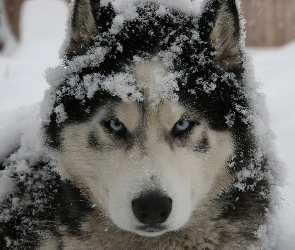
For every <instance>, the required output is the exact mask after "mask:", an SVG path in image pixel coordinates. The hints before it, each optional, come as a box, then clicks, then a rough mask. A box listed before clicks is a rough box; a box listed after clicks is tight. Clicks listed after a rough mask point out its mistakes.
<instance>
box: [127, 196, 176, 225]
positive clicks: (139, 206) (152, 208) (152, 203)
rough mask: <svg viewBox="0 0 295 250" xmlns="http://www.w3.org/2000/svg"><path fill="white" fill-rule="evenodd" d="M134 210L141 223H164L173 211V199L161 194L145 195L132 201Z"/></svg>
mask: <svg viewBox="0 0 295 250" xmlns="http://www.w3.org/2000/svg"><path fill="white" fill-rule="evenodd" d="M132 210H133V213H134V215H135V217H136V218H137V219H138V220H139V222H141V223H144V224H158V223H163V222H165V221H166V220H167V218H168V216H169V214H170V212H171V210H172V199H171V198H169V197H167V196H165V195H163V194H161V193H144V194H142V195H140V196H139V197H138V198H136V199H134V200H133V201H132Z"/></svg>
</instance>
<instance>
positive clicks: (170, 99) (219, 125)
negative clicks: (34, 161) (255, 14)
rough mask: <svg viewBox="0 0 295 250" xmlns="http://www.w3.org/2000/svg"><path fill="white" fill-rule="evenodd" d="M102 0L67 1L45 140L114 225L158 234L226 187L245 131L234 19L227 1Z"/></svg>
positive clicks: (179, 224) (185, 218) (182, 220)
mask: <svg viewBox="0 0 295 250" xmlns="http://www.w3.org/2000/svg"><path fill="white" fill-rule="evenodd" d="M103 2H104V3H103ZM103 2H100V1H95V0H76V1H75V2H74V3H73V6H72V18H71V24H70V30H69V31H68V32H69V38H68V41H67V42H66V53H65V68H64V69H63V70H64V71H63V72H64V73H63V76H62V77H61V80H60V83H59V84H55V85H54V86H52V90H53V91H52V90H51V92H50V93H49V94H48V98H49V97H50V98H51V101H50V104H52V112H51V113H50V119H49V123H48V124H47V125H45V129H46V133H47V144H48V145H49V146H51V147H52V148H55V152H56V154H57V157H58V160H59V163H60V164H61V165H62V166H63V167H64V168H65V169H66V170H67V171H68V172H69V174H70V176H71V177H72V178H73V179H74V181H75V182H76V183H77V185H78V186H79V187H80V188H81V189H83V190H84V192H85V194H86V195H88V196H89V197H90V199H91V200H92V202H94V203H96V205H97V206H98V207H99V208H100V209H101V210H102V211H103V212H105V213H108V214H109V216H110V218H111V219H112V221H113V222H114V223H115V225H117V226H118V227H120V228H122V229H124V230H127V231H131V232H135V233H137V234H140V235H144V236H157V235H160V234H163V233H165V232H167V231H173V230H178V229H180V228H182V227H184V226H185V225H186V224H187V223H188V221H189V218H190V217H191V216H192V214H193V213H198V212H197V211H199V212H200V213H201V211H202V209H204V207H205V206H206V204H208V202H210V200H213V199H214V198H216V197H217V196H218V195H219V194H221V193H222V192H223V191H225V190H226V188H227V187H228V185H229V183H230V182H231V177H230V171H229V170H228V164H229V160H230V157H231V156H232V154H233V153H234V148H237V147H238V145H236V144H238V143H239V142H238V141H237V140H236V138H235V134H239V131H241V130H242V129H243V128H245V126H248V125H247V123H245V119H246V118H245V116H246V115H245V113H247V108H248V107H247V105H248V101H247V96H244V94H243V93H244V92H243V91H242V88H243V87H244V86H243V80H242V78H243V61H242V52H241V47H240V44H241V41H240V25H239V21H240V20H239V14H238V10H237V7H236V4H235V0H225V1H221V0H210V1H209V2H208V3H207V4H206V6H205V7H204V9H203V11H202V14H201V15H196V14H195V13H193V12H190V11H187V13H186V12H185V11H184V10H181V11H180V10H178V9H177V8H176V7H175V8H174V7H173V6H172V5H169V4H168V5H167V4H165V1H159V3H157V2H156V1H150V2H149V1H131V2H129V4H128V6H127V7H124V8H123V9H118V8H116V7H114V6H113V5H112V4H111V3H107V4H105V2H106V1H103ZM52 100H53V101H52ZM239 141H240V143H243V139H242V138H241V137H240V138H239Z"/></svg>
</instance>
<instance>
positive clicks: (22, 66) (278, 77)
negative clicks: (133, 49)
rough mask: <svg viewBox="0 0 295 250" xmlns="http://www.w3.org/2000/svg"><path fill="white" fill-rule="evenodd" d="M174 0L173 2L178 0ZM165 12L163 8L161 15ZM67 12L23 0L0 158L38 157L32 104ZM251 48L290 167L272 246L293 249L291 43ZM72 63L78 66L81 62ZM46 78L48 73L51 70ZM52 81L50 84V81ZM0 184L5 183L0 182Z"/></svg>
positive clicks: (2, 94) (59, 5) (1, 95)
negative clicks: (19, 33)
mask: <svg viewBox="0 0 295 250" xmlns="http://www.w3.org/2000/svg"><path fill="white" fill-rule="evenodd" d="M130 1H131V2H132V0H130ZM142 1H143V0H142ZM163 1H164V0H163ZM185 1H187V2H190V3H191V1H190V0H185ZM172 2H174V3H175V4H177V3H178V2H180V1H172ZM120 4H122V0H116V6H117V8H119V7H120ZM194 4H197V1H194ZM197 7H199V6H197ZM196 9H197V8H196ZM164 12H165V10H164V9H163V8H162V9H161V13H164ZM66 13H67V4H66V3H65V1H62V0H42V1H39V0H30V1H26V2H25V4H24V8H23V11H22V17H21V20H22V24H21V29H22V34H21V40H22V42H21V44H20V45H19V47H18V48H17V49H16V50H15V51H14V53H13V54H12V55H11V56H7V55H1V54H0V112H2V113H0V158H1V157H3V156H4V155H5V154H7V153H8V151H12V150H13V149H16V148H18V147H20V145H21V146H22V147H21V148H19V150H18V154H19V155H17V154H16V155H14V156H13V157H15V160H16V161H17V160H19V158H18V157H19V156H20V155H21V156H26V157H25V159H26V164H27V162H29V164H33V163H34V161H36V160H38V157H41V155H40V152H39V145H38V143H36V141H37V142H38V138H39V137H38V134H37V133H36V131H37V130H38V126H39V125H38V124H39V121H38V116H37V112H38V109H39V108H38V105H33V104H35V103H38V102H40V101H41V100H42V99H43V96H44V91H45V89H46V88H48V85H47V83H46V81H45V78H44V71H45V69H46V68H47V67H52V66H55V65H58V64H59V53H58V51H59V48H60V45H61V43H62V40H63V38H64V28H65V22H66ZM128 15H129V18H131V17H130V16H132V12H129V13H127V14H126V13H122V17H124V18H127V16H128ZM122 20H123V18H122V19H120V18H118V19H117V20H116V25H115V26H114V27H113V28H114V32H116V31H117V30H118V29H119V28H120V24H121V23H122ZM249 52H250V53H251V54H252V56H253V63H254V68H255V72H256V76H257V77H258V79H259V80H260V81H261V82H262V83H264V84H263V86H262V87H261V92H265V93H266V96H267V106H268V108H269V111H270V112H269V113H270V122H271V126H272V129H273V131H274V133H275V134H276V136H277V147H278V152H279V156H280V158H281V160H282V161H283V162H285V163H286V165H287V168H288V169H289V172H288V177H287V180H286V186H285V187H284V188H282V189H281V191H282V193H283V201H282V205H281V210H280V216H279V219H280V221H279V223H280V228H279V240H278V243H277V247H276V249H278V250H292V249H295V212H294V211H295V192H294V191H295V167H294V166H293V161H292V160H293V159H292V158H293V150H294V148H295V145H294V144H295V143H294V142H295V112H294V110H293V107H294V106H295V99H294V94H295V86H294V80H293V78H294V77H293V73H294V72H293V71H294V66H295V42H294V43H291V44H288V45H286V46H285V47H282V48H269V49H257V48H250V49H249ZM100 53H103V51H102V52H100ZM76 67H77V68H79V65H76ZM60 70H61V71H62V69H60ZM54 71H55V72H57V71H56V70H54ZM61 74H63V72H61ZM48 77H51V76H50V74H49V76H48ZM57 78H58V76H57ZM90 80H91V79H89V88H88V91H89V92H88V93H87V94H89V95H90V96H91V93H92V92H93V91H94V90H93V89H92V85H91V81H90ZM50 82H51V83H53V82H54V79H52V80H50ZM212 88H214V86H213V85H212V86H211V85H210V86H208V91H211V90H212ZM31 105H33V106H31ZM23 106H30V107H23ZM19 107H23V108H19ZM16 108H18V109H17V110H16V111H14V112H6V111H11V110H15V109H16ZM57 112H59V113H60V115H61V117H60V119H63V116H64V115H65V114H63V109H62V107H59V108H58V110H57ZM36 121H37V122H36ZM19 138H21V140H22V141H20V140H19ZM3 142H5V144H3ZM28 152H33V153H31V154H30V153H28ZM20 166H22V167H23V169H22V171H25V170H26V165H25V164H23V165H20ZM2 181H3V180H2ZM5 182H6V183H5V184H6V185H5V187H6V188H7V190H3V189H0V200H1V194H3V192H4V191H5V192H9V190H12V189H13V185H12V184H11V183H10V182H9V179H7V180H5ZM0 185H1V186H3V185H2V183H0ZM261 230H262V229H261Z"/></svg>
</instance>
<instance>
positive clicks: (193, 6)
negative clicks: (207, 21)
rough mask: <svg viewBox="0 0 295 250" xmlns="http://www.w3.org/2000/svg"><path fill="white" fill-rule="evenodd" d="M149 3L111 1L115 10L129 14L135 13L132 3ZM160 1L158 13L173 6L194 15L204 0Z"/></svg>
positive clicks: (106, 0) (146, 0)
mask: <svg viewBox="0 0 295 250" xmlns="http://www.w3.org/2000/svg"><path fill="white" fill-rule="evenodd" d="M139 2H140V3H147V4H148V3H150V2H151V0H115V1H112V4H113V6H114V8H115V9H116V10H117V11H120V12H125V13H126V14H127V15H129V16H134V15H136V14H135V12H134V7H133V6H134V4H136V3H139ZM157 2H158V3H160V4H161V5H160V6H161V7H160V8H159V14H163V13H166V12H165V9H166V8H167V7H168V8H173V9H178V10H180V11H182V12H185V13H192V14H195V15H198V14H200V12H201V10H202V3H203V2H205V1H204V0H193V1H191V0H182V1H174V0H157ZM109 3H110V0H101V5H102V6H106V5H108V4H109Z"/></svg>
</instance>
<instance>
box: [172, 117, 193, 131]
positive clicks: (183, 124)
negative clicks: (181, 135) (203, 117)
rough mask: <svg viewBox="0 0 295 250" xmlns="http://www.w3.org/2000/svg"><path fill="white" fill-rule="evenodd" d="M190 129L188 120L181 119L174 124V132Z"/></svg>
mask: <svg viewBox="0 0 295 250" xmlns="http://www.w3.org/2000/svg"><path fill="white" fill-rule="evenodd" d="M190 127H191V122H190V121H189V120H182V119H181V120H179V121H178V122H177V123H176V124H175V131H176V132H182V131H186V130H188V128H190Z"/></svg>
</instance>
